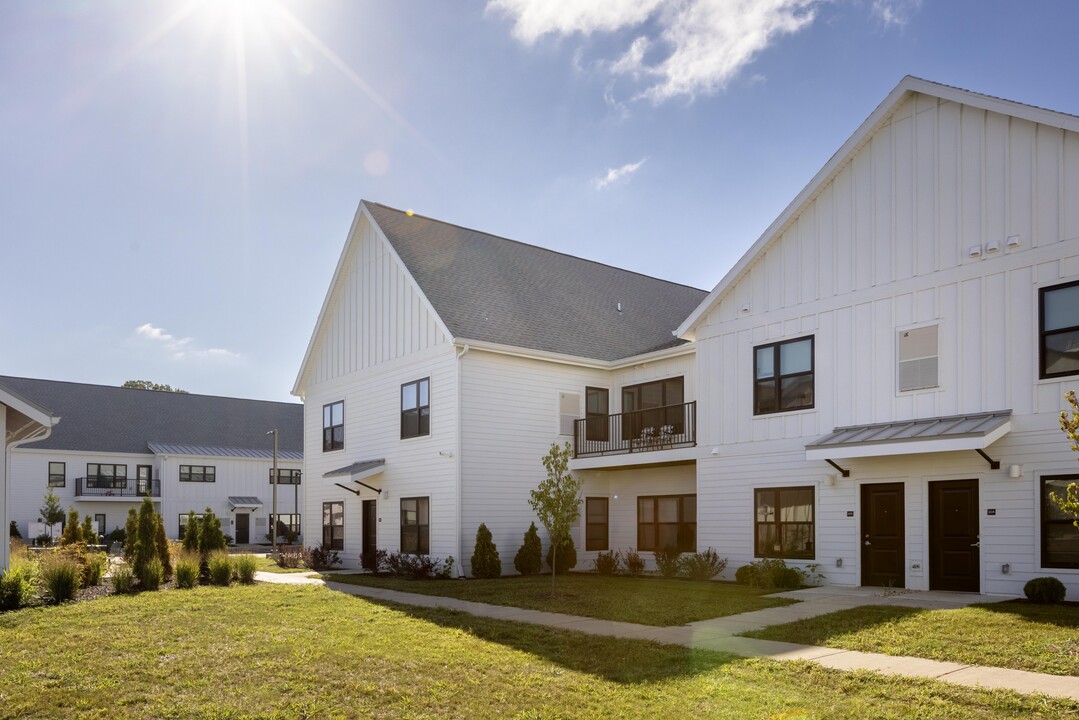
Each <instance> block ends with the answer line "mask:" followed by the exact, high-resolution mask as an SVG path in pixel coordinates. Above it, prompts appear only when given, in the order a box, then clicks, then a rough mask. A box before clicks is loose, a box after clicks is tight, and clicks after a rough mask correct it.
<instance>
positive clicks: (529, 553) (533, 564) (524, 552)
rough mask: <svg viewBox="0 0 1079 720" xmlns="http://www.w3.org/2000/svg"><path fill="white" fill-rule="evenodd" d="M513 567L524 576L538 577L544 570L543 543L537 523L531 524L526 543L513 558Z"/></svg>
mask: <svg viewBox="0 0 1079 720" xmlns="http://www.w3.org/2000/svg"><path fill="white" fill-rule="evenodd" d="M513 567H514V569H515V570H517V572H519V573H521V574H522V575H537V574H539V571H540V570H542V569H543V543H541V542H540V536H539V531H538V530H536V523H530V524H529V526H528V532H526V533H525V537H524V543H523V544H522V545H521V548H520V549H519V550H518V551H517V555H515V556H514V558H513Z"/></svg>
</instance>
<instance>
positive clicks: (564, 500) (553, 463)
mask: <svg viewBox="0 0 1079 720" xmlns="http://www.w3.org/2000/svg"><path fill="white" fill-rule="evenodd" d="M571 454H572V451H571V450H570V444H569V443H568V442H567V443H566V444H565V445H564V446H562V447H559V446H558V443H551V449H550V450H548V451H547V454H546V455H544V456H543V467H544V468H546V469H547V479H545V480H544V481H543V482H541V483H540V484H539V486H537V487H536V489H535V490H533V491H531V492H530V493H529V498H528V504H529V505H531V506H532V510H533V511H534V512H535V513H536V517H538V518H539V521H540V524H542V525H543V527H544V528H545V529H546V530H547V537H548V538H550V541H551V545H552V546H554V551H553V557H552V562H551V592H552V593H554V592H555V577H556V573H555V567H557V564H558V545H559V544H561V542H563V541H564V540H565V539H566V538H568V537H569V530H570V527H572V526H573V523H575V522H577V519H578V518H580V516H581V481H580V480H579V479H578V478H575V477H573V475H572V474H571V473H570V472H569V469H568V468H569V459H570V455H571Z"/></svg>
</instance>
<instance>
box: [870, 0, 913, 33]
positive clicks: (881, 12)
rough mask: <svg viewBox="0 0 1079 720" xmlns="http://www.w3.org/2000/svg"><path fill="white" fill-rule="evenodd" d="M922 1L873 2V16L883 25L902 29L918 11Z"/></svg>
mask: <svg viewBox="0 0 1079 720" xmlns="http://www.w3.org/2000/svg"><path fill="white" fill-rule="evenodd" d="M921 9H922V0H873V14H874V15H876V16H877V18H879V19H880V21H881V22H882V23H884V25H885V26H886V27H887V26H895V27H899V28H904V27H906V26H907V23H909V22H910V19H911V17H913V16H914V15H915V14H916V13H917V12H918V11H919V10H921Z"/></svg>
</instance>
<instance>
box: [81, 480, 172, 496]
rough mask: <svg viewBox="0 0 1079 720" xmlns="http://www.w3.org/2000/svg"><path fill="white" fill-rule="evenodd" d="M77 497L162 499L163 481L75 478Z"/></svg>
mask: <svg viewBox="0 0 1079 720" xmlns="http://www.w3.org/2000/svg"><path fill="white" fill-rule="evenodd" d="M75 497H161V480H159V479H156V478H155V479H153V480H150V479H148V478H138V479H136V478H94V477H81V478H75Z"/></svg>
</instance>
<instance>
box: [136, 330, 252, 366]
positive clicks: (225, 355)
mask: <svg viewBox="0 0 1079 720" xmlns="http://www.w3.org/2000/svg"><path fill="white" fill-rule="evenodd" d="M135 334H136V335H138V336H139V337H142V338H145V339H147V340H151V341H153V342H158V343H161V345H162V347H164V348H165V350H167V351H168V353H169V357H171V358H172V359H173V360H189V361H193V362H205V361H226V362H232V361H235V360H240V359H241V358H242V357H243V356H242V355H240V353H237V352H233V351H231V350H226V349H225V348H205V349H204V348H199V347H197V346H196V345H194V338H190V337H182V338H177V337H176V336H174V335H171V334H169V333H167V332H165V330H164V329H163V328H159V327H155V326H154V325H153V324H152V323H145V324H143V325H139V326H138V327H137V328H135Z"/></svg>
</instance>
